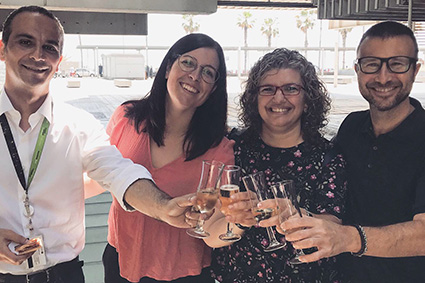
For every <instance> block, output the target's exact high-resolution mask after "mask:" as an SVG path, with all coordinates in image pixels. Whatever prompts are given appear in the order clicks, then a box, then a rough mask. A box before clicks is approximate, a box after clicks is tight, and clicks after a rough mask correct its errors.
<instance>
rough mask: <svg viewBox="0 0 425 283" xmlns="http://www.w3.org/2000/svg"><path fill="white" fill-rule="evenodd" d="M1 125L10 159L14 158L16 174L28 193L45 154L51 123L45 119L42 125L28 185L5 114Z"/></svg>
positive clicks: (0, 120)
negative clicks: (43, 153) (45, 144)
mask: <svg viewBox="0 0 425 283" xmlns="http://www.w3.org/2000/svg"><path fill="white" fill-rule="evenodd" d="M0 124H1V127H2V129H3V134H4V137H5V139H6V143H7V147H8V149H9V153H10V157H11V158H12V162H13V165H14V167H15V171H16V174H17V175H18V178H19V181H20V183H21V185H22V187H23V188H24V190H25V191H26V192H27V191H28V188H29V186H30V184H31V182H32V180H33V179H34V175H35V172H36V171H37V167H38V163H39V162H40V158H41V153H42V152H43V148H44V143H45V142H46V137H47V133H48V131H49V126H50V123H49V121H48V120H47V119H46V118H44V120H43V123H42V124H41V128H40V132H39V133H38V138H37V143H36V144H35V149H34V153H33V155H32V161H31V167H30V171H29V174H28V184H25V177H24V170H23V168H22V163H21V159H20V158H19V154H18V150H17V148H16V144H15V142H14V140H13V135H12V131H11V130H10V126H9V123H8V121H7V119H6V115H5V114H4V113H3V114H2V115H1V116H0Z"/></svg>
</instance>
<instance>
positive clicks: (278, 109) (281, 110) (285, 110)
mask: <svg viewBox="0 0 425 283" xmlns="http://www.w3.org/2000/svg"><path fill="white" fill-rule="evenodd" d="M270 110H271V111H272V112H278V113H282V112H288V111H289V109H288V108H270Z"/></svg>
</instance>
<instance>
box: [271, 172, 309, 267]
mask: <svg viewBox="0 0 425 283" xmlns="http://www.w3.org/2000/svg"><path fill="white" fill-rule="evenodd" d="M271 188H272V191H273V194H274V196H275V199H276V202H277V206H278V207H279V222H280V224H282V223H283V222H284V221H285V220H287V219H288V218H289V217H291V216H293V215H296V214H298V215H299V216H300V217H302V213H301V209H300V206H299V203H298V198H297V193H296V191H295V185H294V181H292V180H284V181H281V182H278V183H276V184H275V185H274V186H272V187H271ZM301 255H304V252H303V250H299V249H296V250H295V257H293V258H291V259H290V260H289V263H291V264H301V263H303V262H302V261H300V260H299V256H301Z"/></svg>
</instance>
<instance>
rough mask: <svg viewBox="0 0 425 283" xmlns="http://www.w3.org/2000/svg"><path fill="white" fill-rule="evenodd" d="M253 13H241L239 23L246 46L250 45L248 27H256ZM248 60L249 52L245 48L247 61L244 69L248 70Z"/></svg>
mask: <svg viewBox="0 0 425 283" xmlns="http://www.w3.org/2000/svg"><path fill="white" fill-rule="evenodd" d="M251 17H252V14H251V13H250V12H248V11H244V12H243V13H242V15H239V17H238V22H237V25H238V27H240V28H242V29H243V38H244V46H245V47H248V29H250V28H253V27H254V22H255V20H254V19H251ZM247 61H248V53H247V51H246V50H245V62H244V71H246V64H247Z"/></svg>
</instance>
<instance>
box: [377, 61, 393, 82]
mask: <svg viewBox="0 0 425 283" xmlns="http://www.w3.org/2000/svg"><path fill="white" fill-rule="evenodd" d="M392 75H393V72H391V71H390V70H389V69H388V65H387V64H386V63H384V64H382V67H381V69H380V70H379V72H378V73H377V74H376V78H375V80H376V81H378V82H380V83H381V84H385V83H386V82H388V81H390V80H391V78H392Z"/></svg>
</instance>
